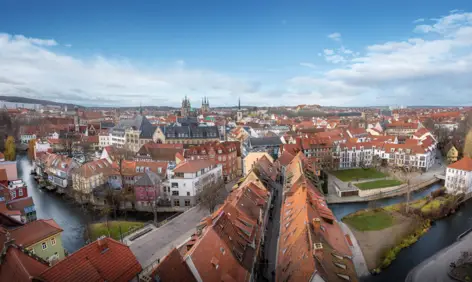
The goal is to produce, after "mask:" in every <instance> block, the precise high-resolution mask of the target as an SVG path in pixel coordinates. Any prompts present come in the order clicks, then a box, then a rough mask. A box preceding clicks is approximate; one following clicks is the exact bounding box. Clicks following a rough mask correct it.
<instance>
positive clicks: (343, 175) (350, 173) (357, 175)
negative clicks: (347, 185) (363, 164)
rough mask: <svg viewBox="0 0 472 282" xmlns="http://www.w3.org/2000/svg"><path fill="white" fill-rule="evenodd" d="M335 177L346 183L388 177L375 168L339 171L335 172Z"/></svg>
mask: <svg viewBox="0 0 472 282" xmlns="http://www.w3.org/2000/svg"><path fill="white" fill-rule="evenodd" d="M333 175H334V176H336V177H337V178H339V179H340V180H342V181H344V182H349V181H357V180H362V179H373V178H383V177H386V175H385V174H384V173H382V172H380V171H378V170H376V169H374V168H355V169H346V170H337V171H334V172H333Z"/></svg>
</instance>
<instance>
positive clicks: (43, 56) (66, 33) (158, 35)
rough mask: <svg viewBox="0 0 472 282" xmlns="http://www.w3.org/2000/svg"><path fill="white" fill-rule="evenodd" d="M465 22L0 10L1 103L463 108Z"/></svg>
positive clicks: (465, 11) (151, 6)
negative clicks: (12, 99) (6, 98)
mask: <svg viewBox="0 0 472 282" xmlns="http://www.w3.org/2000/svg"><path fill="white" fill-rule="evenodd" d="M384 2H385V3H384ZM412 2H413V3H412ZM471 12H472V2H470V1H432V2H431V1H388V2H387V1H371V0H368V1H337V2H336V1H254V0H253V1H221V0H220V1H28V4H25V1H10V0H8V1H5V0H0V95H2V94H3V95H17V96H27V97H37V96H41V97H44V98H45V99H46V98H47V99H52V100H63V101H67V102H75V103H80V104H83V105H121V104H123V103H124V102H125V103H126V104H129V105H139V103H143V104H153V105H173V106H176V105H178V104H179V102H180V100H181V98H182V97H183V96H185V95H188V96H189V97H190V98H191V99H192V102H193V103H194V104H196V103H198V102H199V101H201V97H202V96H205V95H206V96H209V97H210V102H211V104H212V105H218V106H220V105H221V106H223V105H233V104H236V102H237V97H239V96H240V97H241V99H242V100H243V102H245V103H244V104H246V103H247V104H254V105H265V106H275V105H294V104H298V103H317V104H322V105H336V106H341V105H346V106H349V105H352V106H358V105H391V104H410V105H418V104H434V105H441V104H448V105H452V104H456V105H459V104H463V103H467V104H471V103H472V98H471V97H472V95H471V94H472V93H471V91H472V90H470V89H472V87H471V85H470V82H469V81H468V80H469V79H467V78H468V77H470V76H472V66H471V64H472V55H471V54H472V49H471V48H472V42H469V40H468V38H469V35H470V36H472V32H471V30H470V29H471V26H472V16H471V15H472V14H471ZM372 46H374V47H372ZM375 46H377V47H375ZM379 46H380V47H379ZM392 46H393V47H392ZM452 94H454V96H453V95H452ZM445 97H449V98H448V99H445Z"/></svg>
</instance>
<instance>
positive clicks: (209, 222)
mask: <svg viewBox="0 0 472 282" xmlns="http://www.w3.org/2000/svg"><path fill="white" fill-rule="evenodd" d="M205 222H206V226H207V227H210V226H211V225H212V224H213V219H212V218H211V215H210V216H207V218H206V219H205Z"/></svg>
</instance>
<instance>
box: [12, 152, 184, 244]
mask: <svg viewBox="0 0 472 282" xmlns="http://www.w3.org/2000/svg"><path fill="white" fill-rule="evenodd" d="M17 167H18V177H19V178H21V179H23V181H24V182H25V184H26V185H27V187H28V195H29V196H30V197H32V198H33V201H34V205H35V206H36V215H37V217H38V219H50V218H52V219H54V220H55V221H56V222H57V224H59V226H60V227H61V228H62V229H63V230H64V232H62V242H63V246H64V248H65V249H66V250H67V251H68V252H69V253H72V252H75V251H77V250H78V249H80V248H81V247H83V246H84V245H85V240H84V231H85V228H86V226H87V225H88V224H90V223H93V222H97V221H101V220H103V218H102V217H101V216H100V215H98V214H96V213H91V212H88V211H84V210H83V209H82V208H81V207H80V206H79V205H77V204H75V203H74V202H73V201H72V200H70V199H67V198H65V197H64V196H60V195H58V194H56V193H54V192H49V191H46V190H42V189H39V188H38V186H37V184H36V181H35V180H34V178H33V176H32V175H31V174H30V173H31V169H32V165H31V163H30V161H29V160H28V157H27V156H26V155H24V154H21V155H18V156H17ZM174 214H175V213H158V221H162V220H165V219H167V218H169V217H171V216H173V215H174ZM111 216H112V215H110V217H111ZM118 219H119V220H130V221H142V222H146V221H150V220H153V215H152V213H147V212H146V213H143V212H128V213H127V214H126V217H125V216H123V215H118Z"/></svg>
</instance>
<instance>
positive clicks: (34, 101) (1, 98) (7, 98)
mask: <svg viewBox="0 0 472 282" xmlns="http://www.w3.org/2000/svg"><path fill="white" fill-rule="evenodd" d="M0 101H5V102H10V103H18V104H20V105H21V104H39V105H44V106H45V105H51V106H67V107H69V108H74V107H75V106H77V107H79V108H83V107H82V106H80V105H74V104H68V103H58V102H53V101H49V100H41V99H31V98H25V97H17V96H0Z"/></svg>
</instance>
